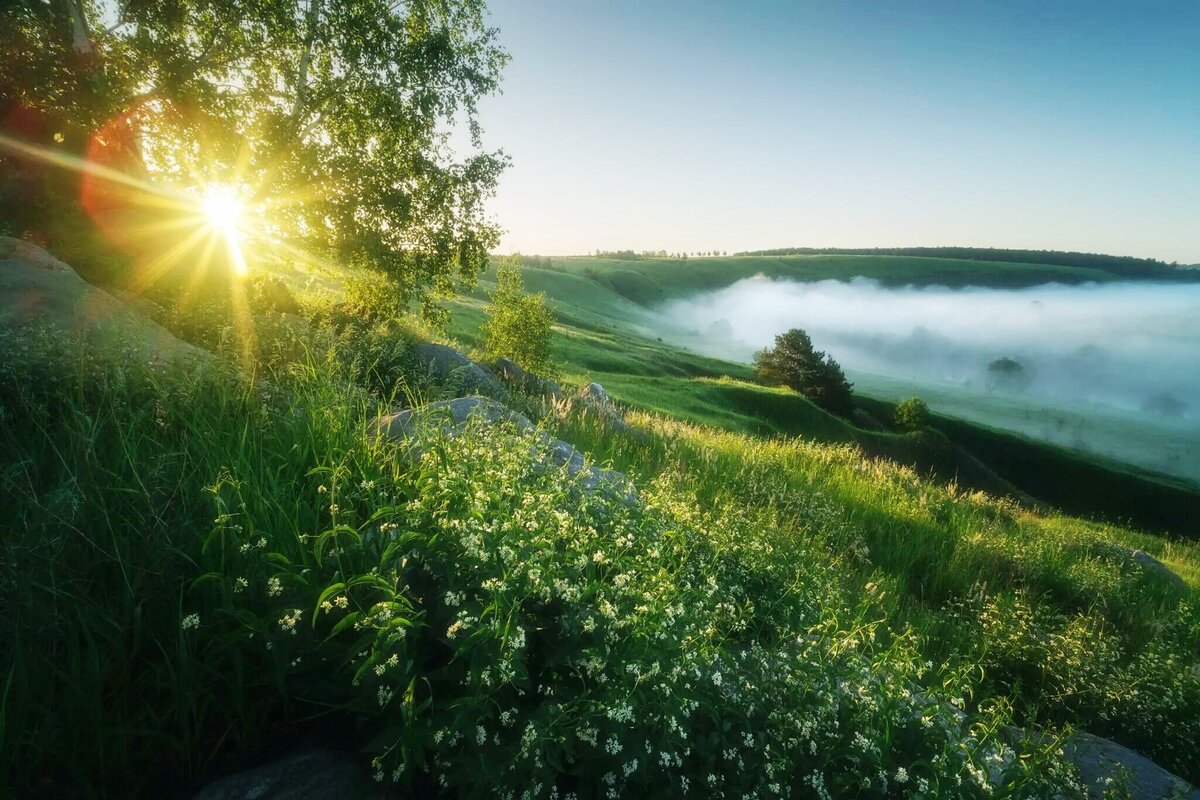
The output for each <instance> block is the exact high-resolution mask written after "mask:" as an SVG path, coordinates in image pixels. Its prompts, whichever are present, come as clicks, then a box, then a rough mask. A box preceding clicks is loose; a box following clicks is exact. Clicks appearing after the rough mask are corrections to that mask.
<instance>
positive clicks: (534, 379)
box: [492, 358, 562, 400]
mask: <svg viewBox="0 0 1200 800" xmlns="http://www.w3.org/2000/svg"><path fill="white" fill-rule="evenodd" d="M492 371H493V372H494V373H496V376H497V377H499V378H500V380H502V381H504V382H505V383H507V384H508V385H510V386H515V387H516V388H518V389H520V390H521V391H523V392H526V393H527V394H532V395H535V396H538V397H548V398H550V399H551V400H561V399H562V388H561V387H560V386H559V385H558V384H557V383H556V382H555V381H552V380H550V379H549V378H543V377H542V376H541V375H536V374H534V373H532V372H529V371H528V370H526V369H524V368H523V367H521V365H520V364H518V363H517V362H515V361H512V360H510V359H507V358H498V359H496V362H495V363H494V364H492Z"/></svg>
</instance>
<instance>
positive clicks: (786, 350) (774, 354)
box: [754, 328, 854, 417]
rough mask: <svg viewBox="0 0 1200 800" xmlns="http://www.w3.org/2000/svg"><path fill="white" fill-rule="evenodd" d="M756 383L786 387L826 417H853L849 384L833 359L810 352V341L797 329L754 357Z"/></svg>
mask: <svg viewBox="0 0 1200 800" xmlns="http://www.w3.org/2000/svg"><path fill="white" fill-rule="evenodd" d="M754 370H755V372H756V373H757V375H758V379H759V380H760V381H762V382H763V383H765V384H767V385H769V386H787V387H788V388H790V389H792V390H794V391H797V392H799V393H800V394H802V395H804V396H805V397H807V398H808V399H810V400H812V401H813V402H814V403H816V404H817V405H819V406H821V408H824V409H825V410H826V411H829V412H830V413H833V414H837V415H838V416H840V417H849V416H850V415H851V414H852V413H854V398H853V395H852V393H851V390H852V388H853V384H851V383H850V382H849V381H847V380H846V375H845V374H844V373H843V372H842V368H841V366H839V365H838V363H837V362H836V361H834V360H833V357H832V356H830V355H828V354H826V353H824V352H820V351H817V350H815V349H814V348H813V344H812V339H811V338H809V336H808V334H807V333H805V332H804V331H803V330H801V329H799V328H792V329H791V330H790V331H787V332H786V333H781V334H779V335H778V336H776V337H775V346H774V347H768V348H765V349H763V350H760V351H759V352H757V353H755V354H754Z"/></svg>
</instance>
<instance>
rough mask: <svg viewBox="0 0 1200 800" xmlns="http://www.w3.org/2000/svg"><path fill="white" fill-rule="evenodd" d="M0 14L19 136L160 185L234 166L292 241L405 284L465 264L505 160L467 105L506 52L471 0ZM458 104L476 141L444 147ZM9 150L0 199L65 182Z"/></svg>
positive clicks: (19, 204) (38, 221)
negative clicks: (458, 151)
mask: <svg viewBox="0 0 1200 800" xmlns="http://www.w3.org/2000/svg"><path fill="white" fill-rule="evenodd" d="M0 30H3V31H4V32H5V33H4V35H5V39H6V42H7V45H6V46H7V49H8V50H9V51H11V56H10V57H6V58H5V62H4V69H3V70H2V71H0V107H3V108H5V109H6V111H5V114H6V118H8V117H9V116H11V117H12V118H14V119H18V121H19V122H20V124H19V125H18V128H19V130H20V131H21V133H22V135H24V136H25V137H26V138H27V139H28V141H29V142H30V143H31V144H33V145H35V146H40V147H43V148H47V149H50V150H53V151H56V152H57V153H59V154H62V155H68V156H77V157H82V156H84V155H88V156H89V157H91V158H93V159H94V160H98V161H99V162H100V163H101V164H104V165H105V166H108V167H110V168H115V169H117V170H118V171H120V172H123V173H125V174H126V175H127V176H129V177H132V178H135V179H137V180H141V181H149V182H151V183H154V184H158V185H160V186H162V185H165V186H176V187H178V186H185V187H186V186H190V185H191V184H192V183H194V182H195V180H197V179H198V178H199V179H200V180H205V181H212V180H218V181H226V182H231V181H235V182H237V183H242V184H245V185H246V186H248V187H250V188H251V189H252V190H253V192H254V193H255V194H256V195H257V197H256V198H255V199H256V200H258V201H263V202H266V203H268V204H269V205H270V206H271V215H272V218H271V223H272V225H273V226H277V227H278V229H280V230H283V231H286V233H287V234H288V236H289V238H291V239H292V240H293V241H294V242H295V243H296V244H300V245H303V246H305V247H306V248H307V249H308V250H309V251H310V252H312V253H316V254H326V253H328V254H332V255H336V256H338V257H340V258H341V259H343V260H350V259H352V258H353V259H362V260H365V261H366V262H367V263H369V264H370V265H371V266H372V267H373V268H378V269H382V270H383V271H385V272H387V273H388V274H390V275H391V276H392V277H393V278H394V279H395V280H396V281H397V285H398V287H399V289H400V290H401V293H402V295H403V296H404V297H405V298H406V299H409V298H413V297H417V296H424V294H425V293H426V292H427V291H428V290H429V289H430V288H432V289H433V290H434V291H447V290H449V288H450V286H451V284H452V282H453V280H454V279H456V278H461V279H464V280H468V281H469V280H472V279H473V278H474V277H475V275H476V273H477V272H478V271H479V270H480V269H481V268H482V267H483V266H484V264H485V263H486V259H487V252H488V249H489V248H490V247H492V246H494V244H495V243H496V241H497V231H496V229H495V227H494V225H492V224H491V223H490V222H488V221H487V220H486V218H485V216H484V213H483V205H484V202H485V201H486V199H487V198H488V196H490V194H491V192H492V191H493V189H494V187H495V183H496V180H497V177H498V175H499V173H500V172H501V170H502V169H503V167H504V165H505V164H506V163H507V159H506V157H505V156H503V155H502V154H499V153H489V152H483V151H482V150H478V149H479V148H480V147H481V139H480V134H481V131H480V128H479V125H478V122H477V119H476V115H475V110H476V105H477V103H478V100H479V99H480V98H481V97H483V96H486V95H488V94H491V93H493V92H495V91H496V89H497V87H498V82H499V75H500V71H501V69H502V67H503V65H504V63H505V62H506V60H507V55H506V54H505V53H504V52H503V51H502V50H501V49H500V48H499V47H498V46H497V45H496V42H495V37H496V31H495V30H494V29H492V28H489V27H487V25H486V22H485V18H484V6H483V3H482V2H481V0H436V1H435V0H415V1H414V2H406V3H391V2H386V0H313V1H312V2H309V1H308V0H283V1H282V2H263V3H257V2H256V3H239V4H235V5H234V6H226V5H220V4H218V5H216V6H214V5H213V4H212V3H208V2H203V1H202V0H178V2H170V3H142V2H122V3H118V4H113V3H106V2H100V0H62V2H53V3H43V2H15V3H4V4H3V5H0ZM463 121H465V122H466V123H467V126H468V128H469V130H470V132H471V134H472V140H473V144H474V146H475V147H476V148H477V150H478V152H473V153H470V154H468V155H467V156H465V157H464V158H462V159H461V160H457V161H455V160H452V159H450V158H449V157H447V156H446V153H447V148H446V147H445V142H446V140H447V136H448V134H447V132H446V131H447V129H448V128H449V126H450V125H451V124H454V123H455V122H458V123H460V124H461V123H462V122H463ZM89 148H90V150H89ZM27 166H28V164H27V162H24V161H21V160H20V159H19V158H18V157H17V156H13V155H10V156H7V157H6V162H5V163H4V165H3V167H2V168H0V170H3V171H4V172H5V173H6V174H7V175H8V176H12V177H13V180H16V181H18V183H19V184H20V185H19V186H18V188H19V189H20V191H18V192H16V193H15V194H14V197H16V198H17V201H16V202H15V203H13V204H12V208H11V209H10V208H8V206H7V204H6V207H5V211H6V212H7V211H9V210H12V211H14V213H15V212H21V216H20V218H21V219H22V220H24V223H25V224H24V226H23V227H25V228H26V229H29V230H37V229H39V228H40V227H42V226H44V225H48V224H53V223H54V219H53V215H56V214H59V213H60V209H64V208H74V207H75V205H76V204H77V202H78V193H77V188H78V187H77V181H75V180H67V181H63V182H62V183H61V185H60V184H59V183H55V182H54V181H49V182H43V180H42V178H43V173H45V172H46V170H45V169H44V168H38V169H33V168H28V169H26V167H27ZM17 172H20V173H21V174H20V175H17V174H16V173H17ZM46 192H50V193H52V194H53V195H54V196H53V198H52V199H50V200H47V199H46V198H45V196H44V195H45V193H46ZM26 210H30V214H32V216H30V214H26V213H24V212H25V211H26ZM5 216H8V215H7V213H6V214H5ZM159 227H161V226H159Z"/></svg>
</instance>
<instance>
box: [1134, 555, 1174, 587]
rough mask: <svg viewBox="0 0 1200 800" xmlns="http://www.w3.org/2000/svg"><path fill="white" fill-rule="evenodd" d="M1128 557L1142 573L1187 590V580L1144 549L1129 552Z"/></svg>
mask: <svg viewBox="0 0 1200 800" xmlns="http://www.w3.org/2000/svg"><path fill="white" fill-rule="evenodd" d="M1129 558H1130V560H1131V561H1133V563H1135V564H1137V565H1138V566H1139V567H1141V568H1142V571H1143V572H1144V573H1146V574H1147V575H1149V576H1151V577H1153V578H1154V579H1156V580H1160V581H1163V582H1165V583H1167V584H1170V585H1171V586H1173V587H1175V588H1176V589H1179V590H1180V591H1187V588H1188V585H1187V581H1185V580H1184V579H1183V578H1181V577H1179V575H1177V574H1175V573H1174V572H1172V571H1171V568H1170V567H1168V566H1167V565H1166V564H1164V563H1163V562H1161V561H1159V560H1158V559H1157V558H1155V557H1154V556H1152V555H1150V554H1149V553H1147V552H1146V551H1145V550H1134V551H1132V552H1131V553H1130V554H1129Z"/></svg>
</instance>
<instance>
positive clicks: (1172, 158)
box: [482, 0, 1200, 263]
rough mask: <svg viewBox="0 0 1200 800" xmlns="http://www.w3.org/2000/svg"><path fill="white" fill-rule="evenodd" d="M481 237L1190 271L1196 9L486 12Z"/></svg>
mask: <svg viewBox="0 0 1200 800" xmlns="http://www.w3.org/2000/svg"><path fill="white" fill-rule="evenodd" d="M489 7H490V16H491V21H492V24H494V25H495V26H497V27H498V28H500V31H501V34H500V38H501V42H502V43H503V44H504V46H505V47H506V48H507V49H508V50H509V51H510V52H511V54H512V63H511V64H510V65H509V67H508V69H507V71H506V74H505V80H504V88H503V94H501V95H499V96H497V97H495V98H490V99H488V100H487V101H485V103H484V104H483V106H482V121H483V124H484V128H485V132H486V134H485V135H486V144H487V145H488V146H489V147H498V148H502V149H504V150H505V151H506V152H508V153H509V155H510V156H511V157H512V159H513V166H512V168H511V169H510V170H509V171H508V172H507V173H506V175H505V177H504V178H503V180H502V182H501V185H500V190H499V193H498V196H497V198H496V199H495V201H494V202H493V203H492V206H491V211H492V213H493V214H494V216H495V217H496V219H497V220H498V221H499V223H500V224H501V226H502V227H503V228H504V229H505V230H506V231H507V233H506V234H505V238H504V241H503V249H504V250H520V251H522V252H525V253H540V254H569V253H583V252H590V251H592V250H594V249H596V248H602V249H616V248H634V249H666V250H671V251H675V250H687V251H696V250H712V249H718V250H729V251H733V250H742V249H756V248H768V247H787V246H845V247H854V246H860V247H861V246H867V247H873V246H903V245H977V246H995V247H1028V248H1053V249H1071V250H1086V251H1096V252H1110V253H1116V254H1121V255H1138V256H1150V257H1155V258H1161V259H1165V260H1167V261H1174V260H1178V261H1181V262H1184V263H1192V262H1200V2H1197V1H1196V0H1190V1H1189V2H1178V3H1169V2H1163V3H1151V2H1147V3H1124V4H1116V3H1106V2H1102V1H1101V0H1097V1H1096V2H1087V3H1043V2H1023V1H1020V2H1013V1H1011V0H1005V1H1004V2H999V1H997V2H987V3H983V2H957V3H951V2H926V3H919V2H862V3H859V2H830V3H807V2H782V0H756V1H750V2H686V3H685V2H641V3H639V2H632V0H563V1H561V2H544V1H538V0H491V2H490V3H489Z"/></svg>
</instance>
